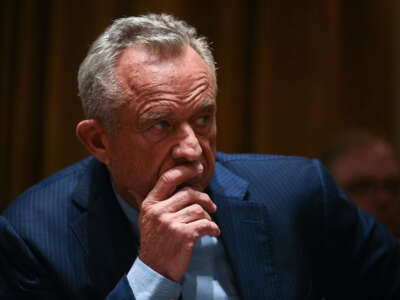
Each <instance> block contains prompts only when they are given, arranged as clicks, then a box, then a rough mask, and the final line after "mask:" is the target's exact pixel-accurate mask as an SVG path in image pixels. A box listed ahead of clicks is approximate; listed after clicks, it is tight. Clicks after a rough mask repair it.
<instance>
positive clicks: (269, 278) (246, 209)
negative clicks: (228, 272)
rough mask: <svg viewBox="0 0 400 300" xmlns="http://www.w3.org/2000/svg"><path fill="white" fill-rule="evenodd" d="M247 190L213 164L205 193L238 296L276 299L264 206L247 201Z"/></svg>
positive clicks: (277, 284)
mask: <svg viewBox="0 0 400 300" xmlns="http://www.w3.org/2000/svg"><path fill="white" fill-rule="evenodd" d="M227 187H228V189H227ZM247 189H248V183H247V182H246V181H245V180H243V179H242V178H240V177H238V176H236V175H235V174H233V173H231V172H230V171H229V170H227V169H226V168H225V167H223V166H222V165H221V164H219V163H217V164H216V171H215V174H214V177H213V180H212V181H211V183H210V186H209V190H208V192H209V194H210V196H211V199H213V200H214V201H215V202H216V205H217V207H218V210H217V213H216V216H215V219H216V221H217V223H218V225H219V226H220V229H221V239H222V241H223V243H224V246H225V250H226V252H227V254H228V257H229V259H230V262H231V265H232V267H233V271H234V273H235V277H236V280H237V282H238V287H239V290H240V293H241V295H242V297H243V299H280V289H279V281H278V279H279V278H278V275H277V273H276V272H275V269H274V268H273V261H272V259H271V258H272V255H271V240H270V237H271V235H270V233H269V230H270V226H269V224H268V218H267V211H266V207H264V206H263V205H261V204H259V203H255V202H249V201H247V200H246V193H247Z"/></svg>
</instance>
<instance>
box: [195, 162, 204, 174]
mask: <svg viewBox="0 0 400 300" xmlns="http://www.w3.org/2000/svg"><path fill="white" fill-rule="evenodd" d="M196 170H197V172H199V173H202V172H203V170H204V166H203V164H202V163H201V162H198V163H197V164H196Z"/></svg>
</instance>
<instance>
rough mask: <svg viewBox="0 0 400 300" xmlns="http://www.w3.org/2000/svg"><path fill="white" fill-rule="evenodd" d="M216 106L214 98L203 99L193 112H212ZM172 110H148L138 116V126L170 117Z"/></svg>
mask: <svg viewBox="0 0 400 300" xmlns="http://www.w3.org/2000/svg"><path fill="white" fill-rule="evenodd" d="M216 108H217V105H216V103H215V100H214V99H212V98H209V99H207V100H206V101H204V102H203V103H201V104H200V105H199V106H198V107H196V108H195V112H194V114H197V113H199V112H202V111H206V110H210V111H212V112H215V111H216ZM173 114H174V112H173V111H171V110H170V109H166V110H157V109H156V110H155V111H151V110H150V111H148V112H146V113H144V114H142V115H141V116H140V117H139V118H138V121H137V122H138V126H139V128H140V127H143V126H145V125H146V123H148V122H153V121H157V120H161V119H165V118H168V117H170V116H171V115H173Z"/></svg>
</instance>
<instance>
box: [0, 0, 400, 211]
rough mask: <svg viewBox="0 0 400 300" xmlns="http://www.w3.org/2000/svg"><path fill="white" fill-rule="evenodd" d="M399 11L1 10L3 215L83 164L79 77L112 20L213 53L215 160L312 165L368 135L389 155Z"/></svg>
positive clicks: (308, 5)
mask: <svg viewBox="0 0 400 300" xmlns="http://www.w3.org/2000/svg"><path fill="white" fill-rule="evenodd" d="M397 11H398V8H397V5H396V0H385V1H378V0H376V1H368V0H363V1H355V0H354V1H353V0H352V1H348V0H347V1H346V0H324V1H321V0H298V1H285V0H262V1H250V0H248V1H245V0H243V1H234V0H220V1H218V0H215V1H204V0H203V1H190V0H168V1H167V0H165V1H161V0H159V1H156V0H140V1H134V0H115V1H99V0H90V1H85V0H80V1H76V0H75V1H67V0H65V1H62V0H54V1H52V0H40V1H39V0H37V1H34V0H31V1H29V0H26V1H23V0H3V1H1V4H0V13H1V16H0V17H1V19H0V22H1V25H0V26H1V27H0V29H1V41H0V43H1V44H0V45H1V47H0V70H1V71H0V76H1V78H0V80H1V81H0V82H1V90H0V92H1V94H0V97H1V98H0V100H1V101H0V114H1V115H0V122H1V126H0V141H1V148H0V151H1V152H0V170H1V172H0V174H1V175H0V176H1V177H0V182H1V186H0V188H1V189H2V191H3V193H2V195H3V196H2V197H1V198H0V210H1V209H2V208H4V207H5V206H6V205H7V204H8V203H9V202H10V201H11V200H12V199H14V198H15V197H16V196H17V195H18V194H19V193H21V192H22V191H23V190H24V189H26V188H27V187H29V186H30V185H32V184H33V183H35V182H37V181H38V180H40V179H41V178H43V177H45V176H47V175H49V174H51V173H53V172H54V171H56V170H58V169H60V168H62V167H64V166H66V165H68V164H71V163H73V162H74V161H76V160H78V159H80V158H83V157H85V156H86V155H87V153H86V151H85V150H84V149H83V147H82V146H81V145H80V144H79V143H78V141H77V139H76V138H75V125H76V123H77V122H78V121H79V120H81V119H82V117H83V115H82V112H81V108H80V103H79V99H78V97H77V83H76V74H77V70H78V67H79V64H80V62H81V61H82V59H83V58H84V56H85V54H86V52H87V50H88V47H89V45H90V43H91V42H92V41H93V40H94V39H95V38H96V37H97V36H98V35H99V34H100V33H101V32H102V31H103V30H104V29H105V27H106V26H108V25H109V24H110V23H111V21H112V20H113V19H115V18H118V17H122V16H130V15H137V14H143V13H148V12H166V13H171V14H174V15H176V16H177V17H179V18H182V19H184V20H186V21H187V22H188V23H190V24H192V25H194V26H195V27H196V28H197V29H198V31H199V32H200V34H201V35H205V36H207V37H208V39H209V40H210V41H211V42H212V43H213V48H214V54H215V58H216V61H217V63H218V68H219V70H218V81H219V95H218V105H219V106H218V118H219V119H218V131H219V132H218V148H219V150H222V151H227V152H268V153H281V154H298V155H305V156H310V157H315V156H318V155H319V154H320V152H321V151H322V149H323V148H324V146H325V145H326V144H327V143H328V142H329V141H330V140H331V139H332V138H333V137H334V136H336V135H338V134H340V133H343V132H345V131H348V130H350V129H354V128H365V129H368V130H371V131H373V132H377V133H379V134H382V135H385V136H386V137H387V138H388V139H389V140H390V141H392V142H394V143H396V137H397V136H398V135H399V133H398V130H396V128H397V123H396V115H397V113H396V111H397V109H398V108H397V105H396V96H397V90H396V78H397V77H398V74H397V73H398V71H397V67H396V64H397V59H398V56H399V54H397V51H396V49H397V47H398V45H397V44H398V42H397V41H398V40H399V39H398V38H397V36H396V35H397V34H398V33H399V30H398V28H397V27H399V26H398V24H397V23H396V14H397Z"/></svg>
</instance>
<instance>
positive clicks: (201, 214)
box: [173, 203, 211, 223]
mask: <svg viewBox="0 0 400 300" xmlns="http://www.w3.org/2000/svg"><path fill="white" fill-rule="evenodd" d="M173 219H174V221H175V222H180V223H191V222H194V221H196V220H200V219H205V220H209V221H211V217H210V215H209V214H208V213H207V212H206V211H205V210H204V209H203V208H202V207H201V206H200V205H199V204H197V203H196V204H192V205H190V206H187V207H185V208H183V209H181V210H180V211H178V212H176V213H175V214H174V215H173Z"/></svg>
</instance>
